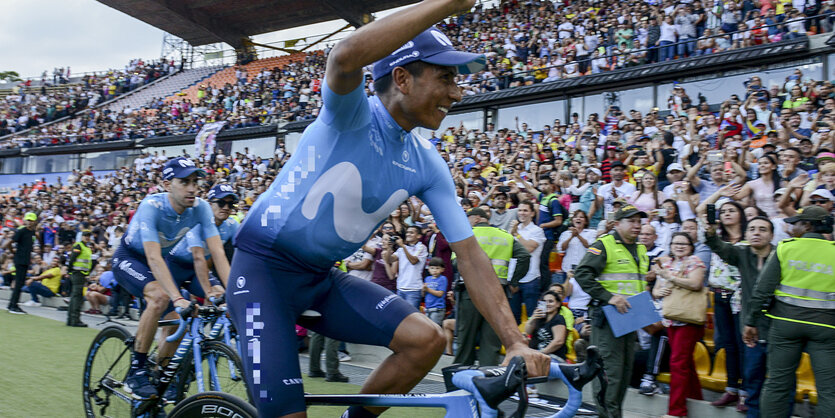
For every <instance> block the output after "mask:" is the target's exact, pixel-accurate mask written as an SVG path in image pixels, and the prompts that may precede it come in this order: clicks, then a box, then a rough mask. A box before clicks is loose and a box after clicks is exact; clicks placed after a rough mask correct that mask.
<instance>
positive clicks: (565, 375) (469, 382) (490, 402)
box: [444, 346, 607, 418]
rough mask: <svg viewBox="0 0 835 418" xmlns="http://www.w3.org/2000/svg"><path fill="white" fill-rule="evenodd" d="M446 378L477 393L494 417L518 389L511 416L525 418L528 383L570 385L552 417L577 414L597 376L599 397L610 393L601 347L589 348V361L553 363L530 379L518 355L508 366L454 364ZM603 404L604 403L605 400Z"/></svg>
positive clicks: (485, 412)
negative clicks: (545, 373) (586, 387)
mask: <svg viewBox="0 0 835 418" xmlns="http://www.w3.org/2000/svg"><path fill="white" fill-rule="evenodd" d="M444 374H445V377H448V378H449V381H450V383H451V384H452V385H454V387H457V388H460V389H464V390H467V391H469V392H470V393H472V394H473V397H474V398H475V399H476V400H477V401H478V404H479V407H480V409H481V416H482V418H493V417H496V416H497V414H498V411H497V408H498V405H499V403H501V402H502V401H504V400H505V399H507V398H508V397H510V395H512V394H513V393H514V392H516V393H517V394H518V396H519V403H518V406H517V408H516V412H515V413H514V414H513V415H511V418H522V417H524V416H525V412H526V410H527V406H528V397H527V390H526V385H527V384H528V383H543V382H546V381H550V380H557V379H559V380H562V381H563V383H565V385H566V386H567V387H568V400H567V401H566V404H565V406H564V407H563V409H562V410H561V411H560V412H558V413H557V414H555V415H552V416H550V417H549V418H569V417H573V416H574V415H575V414H576V413H577V411H578V410H579V409H580V406H581V405H582V404H583V392H582V389H583V386H584V385H585V384H586V383H588V382H590V381H591V380H593V379H594V378H597V379H598V380H599V381H600V384H601V391H600V393H599V394H598V398H599V399H602V397H605V393H606V386H607V385H606V383H607V381H606V374H605V370H604V369H603V361H602V359H601V357H600V353H599V350H598V348H597V347H595V346H590V347H588V349H587V358H586V361H585V362H583V363H580V364H565V363H559V362H557V361H552V362H551V367H550V370H549V373H548V376H547V377H541V378H533V379H530V380H528V378H527V367H526V365H525V361H524V359H522V358H521V357H514V358H513V359H511V361H510V362H509V363H508V366H507V367H506V368H501V367H493V368H480V369H479V368H462V367H460V366H451V367H449V368H446V369H445V370H444ZM601 405H602V403H601Z"/></svg>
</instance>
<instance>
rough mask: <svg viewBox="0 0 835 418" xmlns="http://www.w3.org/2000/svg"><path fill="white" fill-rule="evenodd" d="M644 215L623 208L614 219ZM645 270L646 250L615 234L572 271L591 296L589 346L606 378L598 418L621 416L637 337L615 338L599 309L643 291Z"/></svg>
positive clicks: (599, 242) (592, 248)
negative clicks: (597, 351)
mask: <svg viewBox="0 0 835 418" xmlns="http://www.w3.org/2000/svg"><path fill="white" fill-rule="evenodd" d="M635 215H641V216H642V217H646V214H645V213H643V212H640V211H638V210H637V209H635V207H634V206H626V207H624V208H622V209H621V210H619V211H618V212H617V213H616V215H615V218H616V219H623V218H629V217H632V216H635ZM648 269H649V257H648V256H647V249H646V247H645V246H644V245H643V244H640V243H638V242H637V241H636V242H635V243H633V244H627V243H625V242H623V241H622V240H621V237H620V234H618V232H617V231H612V233H611V234H609V235H604V236H602V237H600V238H599V239H598V240H597V241H595V242H594V243H593V244H592V245H590V246H589V248H588V250H587V252H586V255H585V256H584V257H583V259H582V260H581V261H580V264H578V265H577V268H576V269H575V273H574V278H575V279H576V280H577V283H578V284H579V285H580V287H582V288H583V290H584V291H585V292H586V293H588V294H589V295H590V296H591V297H592V304H591V306H590V307H589V316H590V318H591V322H592V332H591V344H592V345H596V346H598V347H599V348H600V354H601V356H602V357H603V365H604V368H605V369H606V375H607V377H608V379H609V385H608V388H607V389H606V399H605V400H604V402H605V406H606V409H607V410H608V414H606V412H604V411H603V410H602V408H600V405H598V414H599V416H600V417H602V418H607V417H616V418H619V417H621V416H623V413H622V411H621V404H622V403H623V398H624V397H625V396H626V389H627V388H628V387H629V379H630V378H631V376H632V367H633V362H634V358H635V345H636V343H637V340H638V338H637V334H636V333H635V332H631V333H629V334H626V335H623V336H621V337H615V336H614V334H613V333H612V330H611V328H609V325H608V323H607V322H606V317H605V316H604V315H603V309H602V307H603V306H605V305H607V304H608V303H609V300H610V299H611V298H612V296H614V295H616V294H617V295H622V296H624V297H627V296H631V295H635V294H638V293H640V292H643V291H644V290H645V289H646V281H645V276H646V274H647V271H648ZM594 392H595V394H597V393H599V392H600V385H599V384H598V383H597V381H596V380H595V382H594Z"/></svg>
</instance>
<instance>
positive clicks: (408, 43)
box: [391, 41, 415, 55]
mask: <svg viewBox="0 0 835 418" xmlns="http://www.w3.org/2000/svg"><path fill="white" fill-rule="evenodd" d="M414 46H415V43H414V42H412V41H409V42H406V43H405V44H403V46H401V47H400V48H397V49H395V50H394V52H392V53H391V55H397V53H398V52H401V51H405V50H407V49H409V48H412V47H414Z"/></svg>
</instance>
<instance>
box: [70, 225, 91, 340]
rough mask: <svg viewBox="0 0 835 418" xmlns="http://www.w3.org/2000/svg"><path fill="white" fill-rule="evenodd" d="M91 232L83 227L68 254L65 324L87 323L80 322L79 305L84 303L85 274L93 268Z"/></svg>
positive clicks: (82, 325)
mask: <svg viewBox="0 0 835 418" xmlns="http://www.w3.org/2000/svg"><path fill="white" fill-rule="evenodd" d="M92 238H93V233H92V232H91V231H90V230H87V229H85V230H84V231H82V232H81V241H78V242H76V243H75V244H74V245H73V247H72V255H70V261H69V264H70V268H72V272H71V273H70V282H71V283H72V292H71V293H70V307H69V309H68V310H67V326H70V327H81V328H86V327H87V324H85V323H84V322H81V306H82V305H83V304H84V294H83V289H84V286H85V285H86V284H87V276H89V275H90V271H91V270H92V268H93V250H92V249H91V248H90V247H91V246H92V244H93V241H92Z"/></svg>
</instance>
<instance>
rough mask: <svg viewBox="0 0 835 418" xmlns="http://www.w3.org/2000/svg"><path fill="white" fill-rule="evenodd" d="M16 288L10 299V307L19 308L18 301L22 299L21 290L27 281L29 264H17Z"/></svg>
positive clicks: (14, 284) (15, 266)
mask: <svg viewBox="0 0 835 418" xmlns="http://www.w3.org/2000/svg"><path fill="white" fill-rule="evenodd" d="M14 268H15V276H14V283H13V284H12V286H14V289H13V290H12V298H11V299H9V309H11V308H17V307H18V306H17V302H18V301H20V292H21V291H23V284H24V283H26V272H27V271H29V265H28V264H15V265H14Z"/></svg>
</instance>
